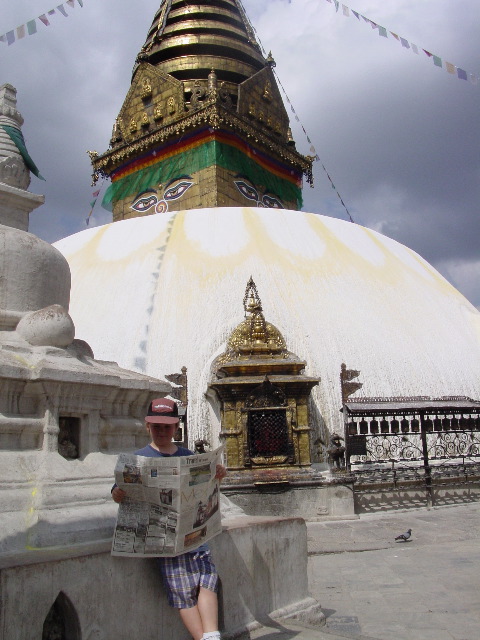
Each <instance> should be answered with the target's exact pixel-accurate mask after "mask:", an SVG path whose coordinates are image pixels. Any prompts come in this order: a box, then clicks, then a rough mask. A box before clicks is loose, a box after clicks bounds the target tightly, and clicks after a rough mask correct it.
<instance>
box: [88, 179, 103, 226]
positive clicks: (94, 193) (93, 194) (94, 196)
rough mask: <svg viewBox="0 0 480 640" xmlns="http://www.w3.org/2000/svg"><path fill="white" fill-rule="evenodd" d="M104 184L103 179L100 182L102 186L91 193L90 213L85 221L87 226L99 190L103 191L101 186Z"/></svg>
mask: <svg viewBox="0 0 480 640" xmlns="http://www.w3.org/2000/svg"><path fill="white" fill-rule="evenodd" d="M104 184H105V178H104V179H103V180H102V184H101V185H100V188H99V189H96V191H92V197H93V200H92V201H91V202H90V213H89V214H88V216H87V217H86V219H85V224H86V225H87V226H88V225H89V224H90V218H91V216H92V213H93V210H94V209H95V205H96V204H97V200H98V196H99V195H100V192H101V190H102V189H103V185H104Z"/></svg>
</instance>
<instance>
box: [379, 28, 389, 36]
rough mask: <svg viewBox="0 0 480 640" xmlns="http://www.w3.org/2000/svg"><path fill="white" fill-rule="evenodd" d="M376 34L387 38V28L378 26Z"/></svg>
mask: <svg viewBox="0 0 480 640" xmlns="http://www.w3.org/2000/svg"><path fill="white" fill-rule="evenodd" d="M378 35H379V36H382V38H388V35H387V30H386V29H385V27H380V26H379V27H378Z"/></svg>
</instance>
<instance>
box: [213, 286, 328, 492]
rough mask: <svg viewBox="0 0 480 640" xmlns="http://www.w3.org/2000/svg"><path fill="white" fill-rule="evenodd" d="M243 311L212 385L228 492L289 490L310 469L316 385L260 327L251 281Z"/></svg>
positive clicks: (270, 329) (268, 327) (273, 333)
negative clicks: (284, 486) (243, 487)
mask: <svg viewBox="0 0 480 640" xmlns="http://www.w3.org/2000/svg"><path fill="white" fill-rule="evenodd" d="M243 305H244V309H245V319H244V320H243V322H241V323H240V324H239V325H238V326H237V327H236V328H235V329H234V331H233V332H232V334H231V335H230V338H229V340H228V343H227V349H226V351H225V352H224V353H223V354H221V355H220V356H219V357H218V358H216V360H215V361H214V363H213V374H214V381H213V382H211V384H210V385H209V389H210V390H214V391H215V392H216V393H217V394H218V397H219V398H220V401H221V425H222V430H221V437H222V438H223V439H224V440H225V445H226V446H225V450H226V465H227V467H228V469H229V474H228V477H227V479H226V482H225V485H236V484H239V483H242V484H243V483H247V484H253V485H258V484H262V483H267V484H272V483H290V482H291V481H292V480H293V481H294V479H295V477H296V476H302V475H305V473H306V472H308V470H309V469H310V467H311V456H310V426H309V412H308V398H309V396H310V392H311V390H312V388H313V387H314V386H315V385H317V384H318V382H319V378H309V377H307V376H305V375H303V374H302V372H303V370H304V369H305V366H306V362H305V361H304V360H301V359H300V358H299V357H298V356H296V355H295V354H293V353H291V352H290V351H288V350H287V347H286V343H285V340H284V338H283V336H282V334H281V333H280V331H279V330H278V329H277V328H276V327H274V326H273V325H272V324H270V323H269V322H267V321H266V320H265V317H264V315H263V311H262V303H261V301H260V298H259V295H258V292H257V288H256V286H255V283H254V281H253V280H252V278H250V280H249V282H248V284H247V288H246V292H245V296H244V299H243ZM257 488H258V487H257Z"/></svg>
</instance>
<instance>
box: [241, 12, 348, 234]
mask: <svg viewBox="0 0 480 640" xmlns="http://www.w3.org/2000/svg"><path fill="white" fill-rule="evenodd" d="M239 3H240V5H241V4H242V3H241V0H239ZM289 3H290V0H289ZM242 9H243V6H242ZM244 13H245V10H244ZM245 15H246V14H245ZM249 24H250V27H251V29H252V31H253V32H254V34H255V36H256V38H257V41H258V44H259V46H260V49H261V50H262V52H263V54H264V56H265V57H266V58H267V57H268V56H269V54H267V52H266V51H265V48H264V46H263V44H262V41H261V39H260V36H259V35H258V32H257V30H256V29H255V27H254V26H253V25H252V24H251V23H249ZM272 71H273V73H274V74H275V78H276V79H277V82H278V84H279V86H280V88H281V90H282V92H283V95H284V96H285V100H286V101H287V103H288V104H289V105H290V109H291V111H292V113H293V115H294V118H295V120H296V121H297V122H298V123H299V124H300V126H301V128H302V131H303V133H304V135H305V138H306V139H307V142H308V144H309V145H310V154H311V155H308V156H307V157H308V158H309V159H311V160H312V161H313V162H315V161H319V162H320V157H319V155H318V153H317V151H316V149H315V147H314V146H313V144H312V141H311V139H310V136H309V135H308V133H307V131H306V129H305V127H304V126H303V124H302V122H301V120H300V118H299V117H298V115H297V112H296V111H295V108H294V106H293V104H292V101H291V100H290V98H289V97H288V94H287V92H286V90H285V87H284V86H283V84H282V82H281V80H280V78H279V77H278V73H277V72H276V70H275V68H274V67H272ZM321 165H322V169H323V170H324V172H325V175H326V176H327V178H328V180H329V182H330V184H331V186H332V189H333V190H334V191H335V193H336V194H337V197H338V199H339V200H340V202H341V204H342V206H343V208H344V209H345V211H346V212H347V216H348V219H349V220H350V222H353V223H354V224H355V220H354V219H353V218H352V215H351V214H350V211H349V210H348V207H347V205H346V204H345V202H344V201H343V198H342V196H341V195H340V193H339V191H338V189H337V187H336V186H335V184H334V182H333V180H332V178H331V177H330V174H329V173H328V171H327V169H326V168H325V165H324V164H323V162H321ZM310 186H311V187H313V184H311V185H310Z"/></svg>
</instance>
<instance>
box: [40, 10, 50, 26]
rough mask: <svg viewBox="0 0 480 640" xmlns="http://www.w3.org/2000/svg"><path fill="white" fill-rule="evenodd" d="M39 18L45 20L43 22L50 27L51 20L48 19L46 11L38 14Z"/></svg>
mask: <svg viewBox="0 0 480 640" xmlns="http://www.w3.org/2000/svg"><path fill="white" fill-rule="evenodd" d="M38 19H39V20H40V21H41V22H43V24H44V25H45V26H46V27H48V26H49V25H50V21H49V20H48V18H47V16H46V15H45V14H44V13H42V15H41V16H38Z"/></svg>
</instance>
